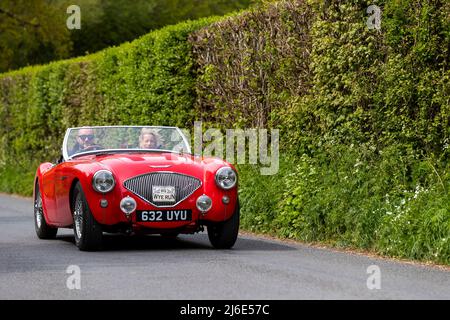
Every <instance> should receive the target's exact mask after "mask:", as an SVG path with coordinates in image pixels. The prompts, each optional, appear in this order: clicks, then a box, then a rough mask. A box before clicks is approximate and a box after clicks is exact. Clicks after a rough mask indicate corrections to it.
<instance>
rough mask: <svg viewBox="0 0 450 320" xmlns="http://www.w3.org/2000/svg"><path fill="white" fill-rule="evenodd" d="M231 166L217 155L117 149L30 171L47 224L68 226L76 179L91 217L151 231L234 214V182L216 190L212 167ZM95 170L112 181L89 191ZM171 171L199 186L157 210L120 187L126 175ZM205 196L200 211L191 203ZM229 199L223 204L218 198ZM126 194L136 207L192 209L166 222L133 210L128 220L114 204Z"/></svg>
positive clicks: (188, 226)
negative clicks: (186, 216)
mask: <svg viewBox="0 0 450 320" xmlns="http://www.w3.org/2000/svg"><path fill="white" fill-rule="evenodd" d="M223 166H229V167H231V168H233V169H234V170H236V169H235V168H234V167H233V166H232V165H231V164H229V163H227V162H226V161H223V160H220V159H218V158H203V157H197V156H193V155H190V154H184V155H183V154H176V153H169V152H148V153H136V154H132V153H131V154H130V153H128V154H127V153H120V154H106V155H85V156H80V157H76V158H75V159H72V160H68V161H65V162H62V163H60V164H57V165H53V164H51V163H43V164H41V165H40V166H39V168H38V169H37V173H36V183H39V188H40V190H42V192H41V194H42V202H43V211H44V216H45V219H46V221H47V223H48V224H49V225H50V226H54V227H58V228H63V227H71V226H72V225H73V217H72V210H71V194H72V190H73V188H74V186H75V184H76V183H77V182H78V181H79V182H80V184H81V187H82V189H83V192H84V194H85V196H86V200H87V202H88V205H89V208H90V210H91V212H92V214H93V216H94V218H95V220H96V221H97V222H98V223H100V224H102V225H105V226H114V225H118V224H121V223H122V224H128V225H129V226H130V227H131V228H132V229H133V230H135V231H137V230H142V229H152V230H165V229H167V230H170V229H177V230H178V231H179V232H181V233H183V232H186V233H188V232H191V231H193V230H195V229H196V228H197V226H198V225H199V224H205V223H207V222H208V221H210V222H220V221H225V220H228V219H229V218H230V217H231V216H232V215H233V213H234V211H235V208H236V204H237V198H238V195H237V185H236V186H235V187H233V188H232V189H231V190H223V189H221V188H219V187H218V186H217V184H216V182H215V174H216V171H217V170H218V169H219V168H221V167H223ZM101 169H106V170H109V171H111V172H112V173H113V175H114V178H115V181H116V185H115V187H114V189H113V190H112V191H111V192H109V193H106V194H102V193H99V192H97V191H96V190H94V188H93V186H92V178H93V175H94V174H95V173H96V172H97V171H98V170H101ZM161 171H164V172H174V173H180V174H185V175H188V176H193V177H196V178H198V179H199V180H200V181H201V182H202V185H201V186H200V188H198V189H197V190H196V191H195V192H194V193H193V194H191V195H190V196H189V197H188V198H187V199H185V200H183V201H181V202H180V203H179V204H177V205H176V206H174V207H170V208H159V207H156V206H153V205H152V204H150V203H148V202H146V201H144V200H142V199H141V198H139V197H138V196H136V195H135V194H133V193H132V192H131V191H129V190H127V189H126V188H125V187H124V186H123V182H124V181H125V180H127V179H130V178H133V177H136V176H139V175H142V174H147V173H152V172H161ZM203 194H205V195H208V196H209V197H210V198H211V199H212V202H213V205H212V208H211V209H210V210H209V211H208V212H207V213H206V214H202V213H201V212H200V211H199V210H198V209H197V207H196V200H197V198H198V197H199V196H201V195H203ZM225 195H226V196H228V197H229V199H230V201H229V203H228V204H224V203H223V201H222V198H223V196H225ZM126 196H131V197H133V198H134V199H135V200H136V202H137V210H161V209H170V210H181V209H183V210H185V209H191V210H192V221H172V222H137V221H136V211H135V212H134V213H132V214H131V216H130V217H129V218H127V216H126V215H125V214H124V213H123V212H122V211H121V209H120V208H119V203H120V201H121V200H122V199H123V198H124V197H126ZM102 199H106V200H107V201H108V206H107V207H106V208H102V207H101V206H100V201H101V200H102Z"/></svg>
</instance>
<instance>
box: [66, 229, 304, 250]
mask: <svg viewBox="0 0 450 320" xmlns="http://www.w3.org/2000/svg"><path fill="white" fill-rule="evenodd" d="M57 239H58V240H62V241H65V242H70V243H73V244H74V245H75V239H74V237H73V236H72V235H59V236H57ZM189 249H197V250H198V249H205V250H214V248H213V247H212V246H211V245H210V243H209V240H208V235H207V234H206V233H202V234H196V235H181V236H179V237H177V238H175V239H170V238H164V237H161V236H159V235H147V236H136V235H135V236H126V235H121V234H104V236H103V248H102V250H103V251H124V250H126V251H128V250H189ZM285 250H296V248H294V247H292V246H288V245H284V244H278V243H274V242H269V241H264V240H259V239H249V238H241V237H239V238H238V239H237V241H236V244H235V245H234V247H233V248H232V249H231V250H230V251H285Z"/></svg>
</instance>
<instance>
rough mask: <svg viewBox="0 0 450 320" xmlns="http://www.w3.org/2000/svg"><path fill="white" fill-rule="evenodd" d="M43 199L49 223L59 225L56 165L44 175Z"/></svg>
mask: <svg viewBox="0 0 450 320" xmlns="http://www.w3.org/2000/svg"><path fill="white" fill-rule="evenodd" d="M42 200H43V205H44V209H45V213H46V219H47V223H49V224H55V225H57V223H58V217H57V211H56V195H55V167H54V166H53V167H52V168H51V169H50V170H48V171H47V172H45V173H44V174H43V175H42Z"/></svg>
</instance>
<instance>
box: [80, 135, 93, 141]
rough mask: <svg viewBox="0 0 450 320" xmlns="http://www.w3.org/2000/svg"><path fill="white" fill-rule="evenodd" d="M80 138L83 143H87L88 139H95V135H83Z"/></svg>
mask: <svg viewBox="0 0 450 320" xmlns="http://www.w3.org/2000/svg"><path fill="white" fill-rule="evenodd" d="M78 138H80V139H81V140H83V141H86V139H87V140H92V139H94V135H93V134H82V135H79V136H78Z"/></svg>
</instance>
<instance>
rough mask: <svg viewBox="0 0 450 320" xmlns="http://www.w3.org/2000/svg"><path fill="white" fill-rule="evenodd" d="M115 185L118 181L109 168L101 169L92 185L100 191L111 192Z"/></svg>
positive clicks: (93, 179) (95, 175)
mask: <svg viewBox="0 0 450 320" xmlns="http://www.w3.org/2000/svg"><path fill="white" fill-rule="evenodd" d="M115 185H116V181H115V180H114V177H113V175H112V173H111V172H109V171H108V170H99V171H97V172H96V173H95V174H94V177H93V178H92V186H93V187H94V189H95V190H96V191H98V192H100V193H107V192H110V191H111V190H112V189H113V188H114V186H115Z"/></svg>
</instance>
